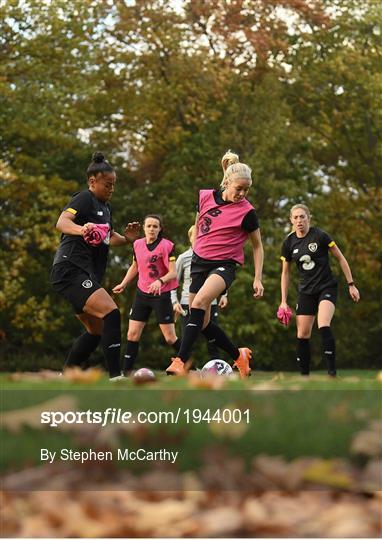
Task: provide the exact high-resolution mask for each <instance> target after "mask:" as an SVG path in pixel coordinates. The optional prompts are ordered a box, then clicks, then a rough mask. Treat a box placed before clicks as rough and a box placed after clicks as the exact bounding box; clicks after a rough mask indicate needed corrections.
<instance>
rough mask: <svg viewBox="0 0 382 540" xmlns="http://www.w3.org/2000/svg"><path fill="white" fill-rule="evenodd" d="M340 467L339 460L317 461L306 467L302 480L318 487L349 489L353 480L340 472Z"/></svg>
mask: <svg viewBox="0 0 382 540" xmlns="http://www.w3.org/2000/svg"><path fill="white" fill-rule="evenodd" d="M341 465H342V464H341V462H339V460H330V459H318V460H316V461H315V462H314V463H312V464H311V465H310V466H309V467H307V469H306V470H305V472H304V475H303V478H304V480H306V481H307V482H312V483H314V484H318V485H323V486H330V487H333V488H338V489H351V488H352V487H353V479H352V478H351V476H350V475H349V474H348V473H347V472H345V471H342V470H341Z"/></svg>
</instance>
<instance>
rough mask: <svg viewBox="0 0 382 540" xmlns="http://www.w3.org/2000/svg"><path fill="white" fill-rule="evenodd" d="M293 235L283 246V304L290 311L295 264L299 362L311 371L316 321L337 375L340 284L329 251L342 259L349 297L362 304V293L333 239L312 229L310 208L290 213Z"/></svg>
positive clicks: (324, 352) (331, 371)
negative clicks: (335, 320) (335, 321)
mask: <svg viewBox="0 0 382 540" xmlns="http://www.w3.org/2000/svg"><path fill="white" fill-rule="evenodd" d="M290 221H291V223H292V225H293V230H292V232H291V233H290V234H289V235H288V236H287V237H286V239H285V240H284V243H283V245H282V250H281V260H282V272H281V304H280V306H279V308H282V309H287V308H288V304H287V299H288V289H289V281H290V266H291V264H290V263H291V262H292V261H294V262H295V263H296V266H297V270H298V274H299V285H298V299H297V306H296V322H297V361H298V362H299V366H300V372H301V375H309V372H310V337H311V334H312V328H313V323H314V320H315V318H316V316H317V325H318V329H319V332H320V335H321V341H322V356H323V359H324V361H325V363H326V365H327V369H328V374H329V375H330V376H332V377H335V376H336V344H335V339H334V336H333V333H332V331H331V329H330V324H331V321H332V318H333V315H334V312H335V308H336V301H337V289H338V285H337V281H336V279H335V278H334V276H333V274H332V271H331V269H330V266H329V252H330V253H332V254H333V255H334V256H335V257H336V259H337V260H338V262H339V264H340V267H341V269H342V272H343V273H344V276H345V278H346V281H347V283H348V287H349V294H350V296H351V298H352V300H354V302H358V301H359V299H360V294H359V291H358V289H357V287H356V286H355V284H354V281H353V277H352V273H351V270H350V267H349V264H348V262H347V260H346V259H345V257H344V256H343V254H342V253H341V251H340V250H339V248H338V246H337V245H336V244H335V242H334V241H333V240H332V238H331V237H330V236H329V235H328V234H327V233H326V232H324V231H322V230H321V229H319V228H318V227H311V226H310V212H309V208H308V207H307V206H306V205H304V204H296V205H295V206H293V207H292V209H291V211H290Z"/></svg>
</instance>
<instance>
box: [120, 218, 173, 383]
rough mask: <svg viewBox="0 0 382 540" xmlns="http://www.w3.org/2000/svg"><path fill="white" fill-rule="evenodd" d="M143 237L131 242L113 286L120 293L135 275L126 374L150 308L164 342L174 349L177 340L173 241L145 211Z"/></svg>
mask: <svg viewBox="0 0 382 540" xmlns="http://www.w3.org/2000/svg"><path fill="white" fill-rule="evenodd" d="M143 232H144V234H145V236H144V238H140V239H139V240H136V241H135V242H134V261H133V263H132V265H131V266H130V268H129V269H128V271H127V272H126V275H125V277H124V278H123V280H122V281H121V283H119V284H118V285H116V286H115V287H114V288H113V292H114V293H116V294H120V293H122V292H123V291H124V290H125V289H126V287H127V286H128V285H130V283H131V282H132V281H133V280H134V279H135V277H136V276H137V275H138V286H137V292H136V295H135V300H134V304H133V307H132V309H131V312H130V317H129V329H128V332H127V347H126V354H125V365H124V371H125V373H126V374H127V373H128V372H129V371H130V370H131V369H132V368H133V365H134V362H135V360H136V358H137V356H138V348H139V340H140V339H141V335H142V332H143V329H144V327H145V326H146V323H147V321H148V320H149V317H150V314H151V311H152V310H154V311H155V315H156V318H157V321H158V324H159V328H160V329H161V331H162V334H163V336H164V338H165V340H166V342H167V343H168V344H170V345H172V346H173V347H174V349H175V351H178V349H179V340H178V338H177V337H176V334H175V325H174V315H173V309H172V303H171V298H170V291H171V290H172V289H175V288H176V287H177V286H178V282H177V280H176V270H175V255H174V244H173V243H172V242H171V241H170V240H167V239H166V238H163V237H162V222H161V218H160V217H159V216H158V215H156V214H149V215H147V216H146V217H145V219H144V222H143Z"/></svg>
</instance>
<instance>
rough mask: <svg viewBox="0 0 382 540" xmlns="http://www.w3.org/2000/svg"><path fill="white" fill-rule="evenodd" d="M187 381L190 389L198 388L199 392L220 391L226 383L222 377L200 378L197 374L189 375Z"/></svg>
mask: <svg viewBox="0 0 382 540" xmlns="http://www.w3.org/2000/svg"><path fill="white" fill-rule="evenodd" d="M187 380H188V385H189V386H190V387H191V388H198V389H201V390H220V388H222V387H223V386H224V385H225V384H226V382H227V378H226V377H224V376H222V375H212V374H210V375H204V376H203V377H201V376H200V374H199V373H198V372H196V373H195V372H193V373H190V374H189V375H188V377H187Z"/></svg>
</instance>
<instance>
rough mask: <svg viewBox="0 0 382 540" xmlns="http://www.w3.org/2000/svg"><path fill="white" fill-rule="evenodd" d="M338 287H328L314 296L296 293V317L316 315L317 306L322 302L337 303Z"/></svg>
mask: <svg viewBox="0 0 382 540" xmlns="http://www.w3.org/2000/svg"><path fill="white" fill-rule="evenodd" d="M337 294H338V287H328V288H327V289H323V290H322V291H321V292H319V293H316V294H304V293H301V292H300V293H298V298H297V305H296V315H317V312H318V305H319V303H320V302H321V301H322V300H329V302H332V303H333V304H334V305H336V302H337Z"/></svg>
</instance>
